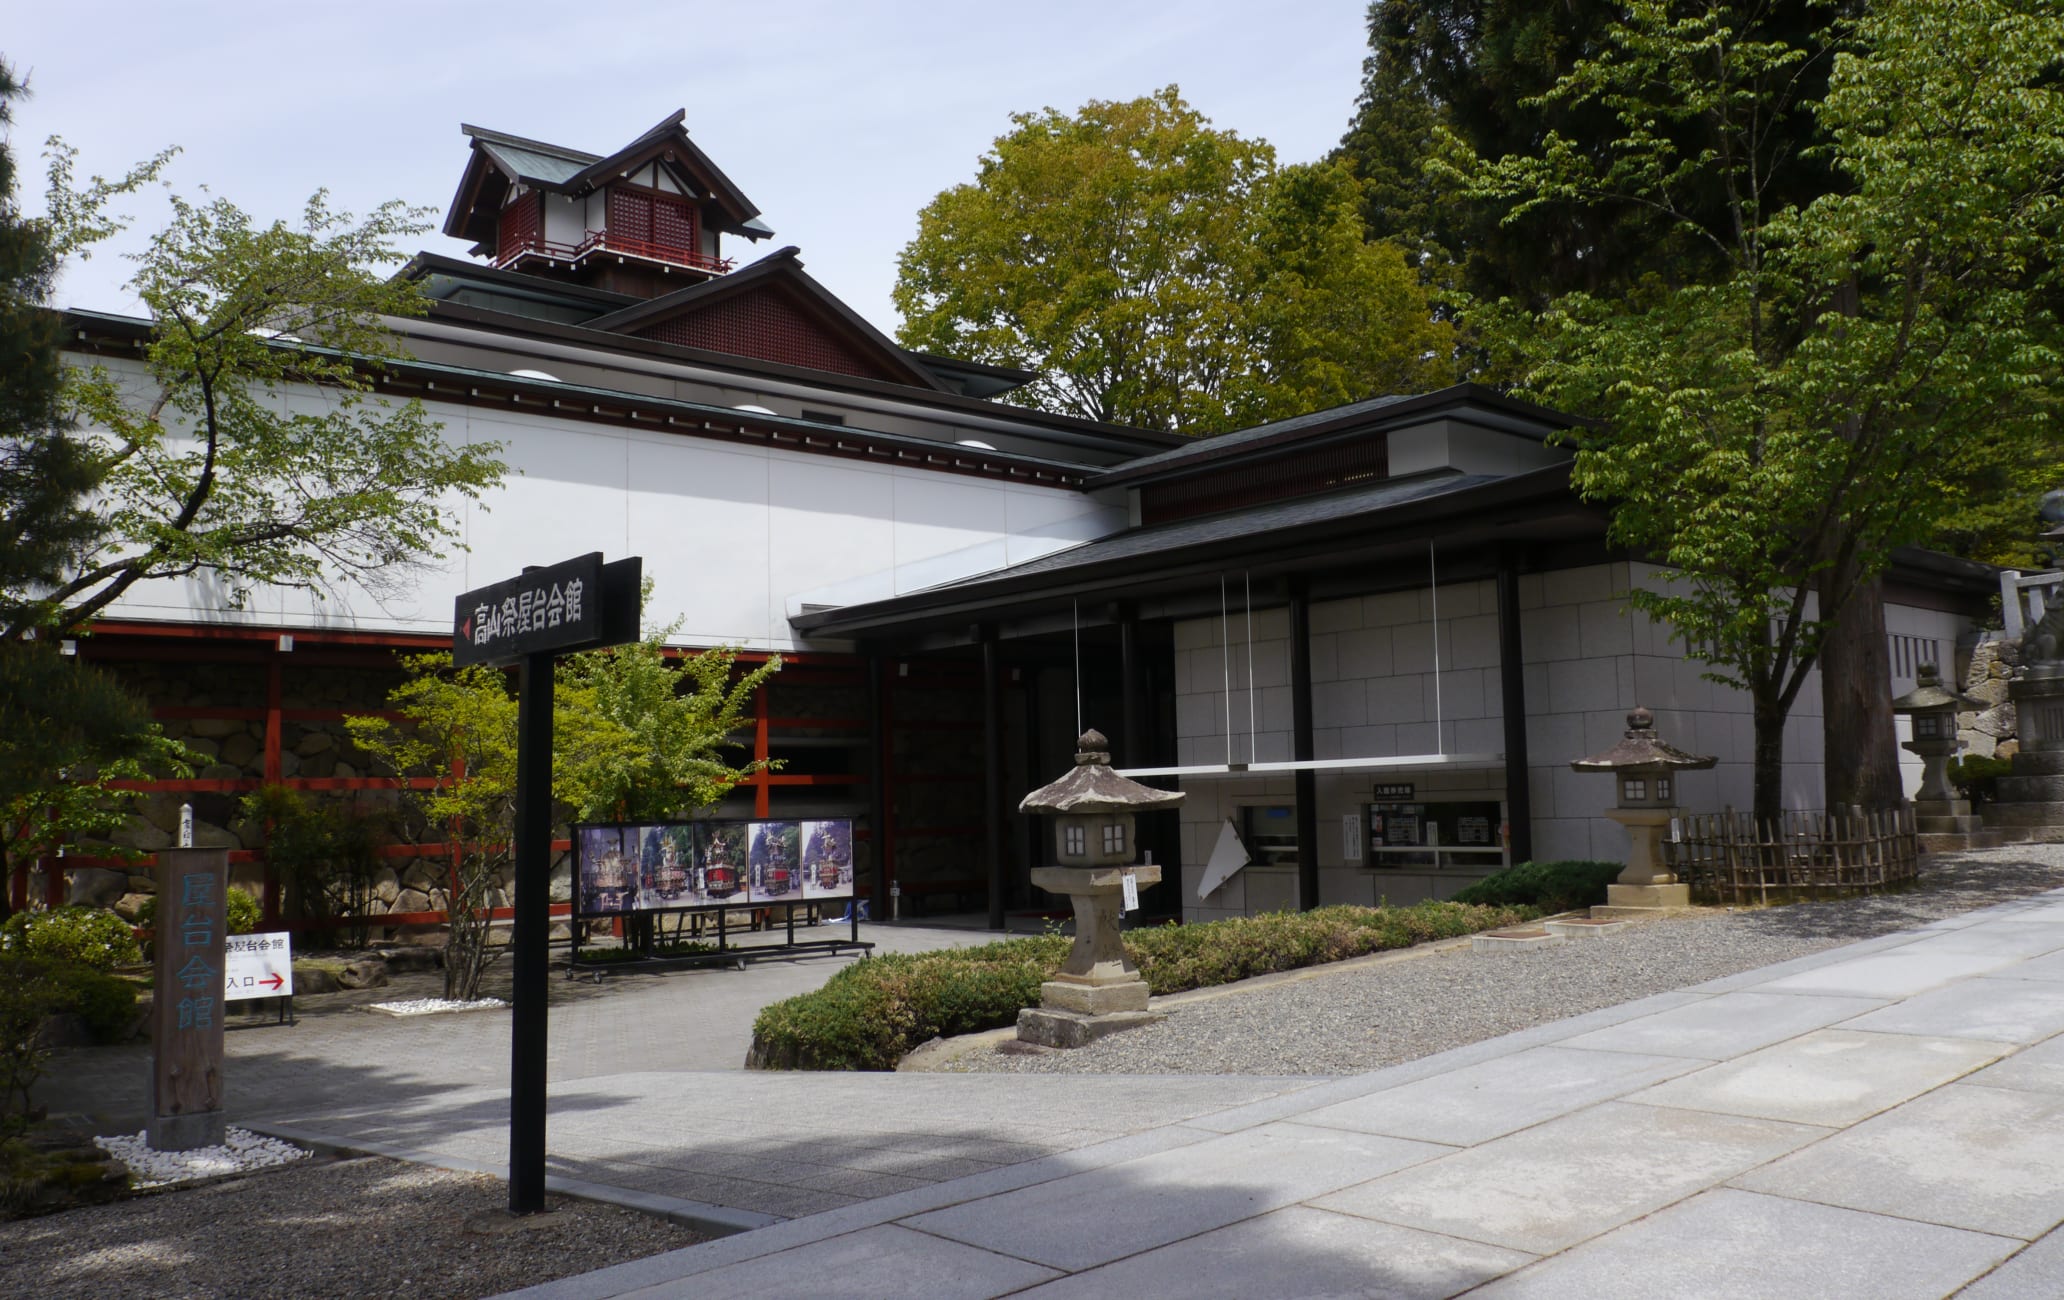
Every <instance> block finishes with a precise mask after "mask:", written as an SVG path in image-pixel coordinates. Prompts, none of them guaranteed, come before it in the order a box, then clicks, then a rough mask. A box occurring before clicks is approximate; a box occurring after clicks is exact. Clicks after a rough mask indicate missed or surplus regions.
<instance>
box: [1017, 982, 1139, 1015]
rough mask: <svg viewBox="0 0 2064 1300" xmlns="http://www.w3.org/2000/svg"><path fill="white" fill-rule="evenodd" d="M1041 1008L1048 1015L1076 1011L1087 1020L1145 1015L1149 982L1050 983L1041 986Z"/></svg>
mask: <svg viewBox="0 0 2064 1300" xmlns="http://www.w3.org/2000/svg"><path fill="white" fill-rule="evenodd" d="M1039 1005H1040V1006H1041V1007H1042V1008H1043V1009H1045V1010H1047V1011H1074V1012H1078V1013H1080V1014H1082V1015H1085V1016H1102V1015H1109V1014H1110V1013H1111V1012H1113V1011H1145V1010H1146V1009H1147V982H1146V981H1145V980H1142V979H1130V980H1119V981H1115V982H1110V983H1103V984H1090V983H1085V982H1083V981H1081V980H1071V979H1067V978H1066V977H1063V978H1061V979H1055V980H1048V981H1047V982H1046V983H1044V984H1042V985H1040V986H1039Z"/></svg>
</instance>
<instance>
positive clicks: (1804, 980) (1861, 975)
mask: <svg viewBox="0 0 2064 1300" xmlns="http://www.w3.org/2000/svg"><path fill="white" fill-rule="evenodd" d="M1926 942H1934V941H1933V940H1928V941H1926ZM1920 946H1921V945H1920V943H1918V942H1916V943H1909V944H1905V945H1903V946H1901V947H1900V948H1898V949H1895V950H1894V951H1891V952H1882V953H1873V954H1871V955H1870V956H1867V957H1858V958H1855V959H1854V960H1851V961H1839V962H1835V963H1833V964H1832V965H1828V966H1822V967H1820V968H1819V969H1817V970H1808V971H1801V972H1799V973H1798V974H1796V975H1787V976H1784V977H1783V978H1781V979H1775V980H1770V981H1768V982H1766V983H1761V984H1756V985H1753V986H1751V987H1753V988H1754V989H1755V990H1756V991H1757V992H1759V993H1832V994H1835V995H1836V996H1838V997H1852V998H1910V997H1912V996H1913V995H1914V994H1916V993H1925V992H1927V991H1928V990H1929V989H1935V988H1941V987H1942V986H1943V985H1945V984H1951V983H1954V982H1955V981H1957V980H1961V979H1969V978H1970V977H1971V976H1973V975H1983V974H1985V973H1986V972H1987V971H1991V970H1997V969H1998V968H2000V967H2001V966H2004V965H2006V964H2008V963H2009V962H2011V961H2014V960H2016V958H2014V957H2012V956H2010V955H2008V954H2005V953H1985V952H1929V951H1920V952H1916V951H1914V950H1915V949H1917V948H1919V947H1920Z"/></svg>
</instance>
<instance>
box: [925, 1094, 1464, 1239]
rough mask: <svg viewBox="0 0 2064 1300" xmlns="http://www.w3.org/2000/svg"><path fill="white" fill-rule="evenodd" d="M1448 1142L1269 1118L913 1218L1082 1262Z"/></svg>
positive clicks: (935, 1229)
mask: <svg viewBox="0 0 2064 1300" xmlns="http://www.w3.org/2000/svg"><path fill="white" fill-rule="evenodd" d="M1446 1149H1447V1148H1444V1147H1439V1146H1435V1145H1433V1144H1431V1143H1425V1142H1406V1141H1401V1140H1399V1139H1396V1138H1388V1137H1377V1136H1374V1135H1370V1134H1360V1133H1354V1134H1348V1133H1340V1132H1337V1131H1334V1130H1330V1129H1321V1128H1310V1127H1306V1126H1304V1125H1301V1124H1270V1125H1267V1126H1266V1127H1263V1128H1258V1129H1252V1130H1249V1131H1247V1132H1243V1133H1233V1134H1228V1135H1225V1136H1222V1137H1215V1138H1212V1139H1210V1140H1208V1141H1205V1142H1199V1143H1197V1144H1196V1145H1194V1146H1188V1147H1183V1148H1181V1149H1179V1150H1175V1151H1169V1152H1165V1153H1162V1154H1159V1155H1153V1156H1147V1157H1145V1158H1143V1159H1139V1160H1130V1161H1127V1162H1125V1163H1123V1164H1117V1165H1111V1166H1108V1167H1106V1168H1102V1169H1098V1170H1095V1171H1093V1172H1090V1173H1085V1174H1079V1175H1076V1176H1075V1177H1072V1178H1062V1179H1057V1180H1055V1181H1053V1182H1049V1183H1041V1184H1039V1185H1038V1186H1036V1187H1028V1188H1025V1189H1023V1190H1021V1191H1016V1192H1012V1193H1010V1194H1008V1195H1005V1196H998V1197H991V1198H989V1199H987V1200H983V1201H979V1202H975V1203H971V1204H964V1205H957V1206H954V1207H953V1208H951V1209H946V1210H940V1211H937V1212H935V1213H931V1214H923V1215H918V1216H917V1217H915V1218H911V1219H908V1220H905V1221H904V1222H906V1223H907V1224H908V1226H910V1227H913V1228H918V1229H920V1230H922V1231H925V1232H930V1233H936V1234H937V1235H939V1236H942V1237H950V1238H953V1239H954V1240H957V1241H964V1242H967V1243H968V1244H969V1245H975V1246H981V1247H983V1248H985V1249H988V1250H995V1251H1000V1252H1002V1253H1005V1254H1009V1255H1014V1256H1016V1257H1018V1258H1020V1259H1029V1260H1034V1261H1036V1262H1038V1263H1041V1264H1050V1265H1053V1266H1055V1267H1057V1268H1065V1269H1069V1270H1080V1269H1086V1268H1094V1267H1095V1266H1097V1265H1099V1264H1107V1263H1110V1262H1111V1261H1113V1260H1116V1259H1122V1258H1124V1257H1125V1256H1127V1255H1132V1254H1137V1253H1138V1252H1140V1251H1143V1250H1150V1249H1152V1248H1153V1247H1155V1246H1162V1245H1166V1244H1168V1243H1169V1242H1171V1241H1180V1240H1182V1239H1183V1238H1185V1237H1192V1236H1195V1235H1197V1234H1198V1233H1200V1232H1208V1231H1210V1230H1211V1229H1213V1228H1222V1227H1224V1226H1225V1225H1227V1224H1229V1223H1237V1222H1239V1221H1240V1220H1242V1219H1247V1218H1252V1217H1254V1216H1256V1215H1260V1214H1266V1213H1268V1212H1269V1211H1270V1210H1275V1209H1280V1208H1282V1207H1283V1206H1286V1205H1291V1204H1295V1203H1296V1202H1298V1201H1301V1200H1305V1199H1307V1198H1310V1197H1313V1196H1319V1195H1323V1194H1324V1193H1326V1192H1330V1191H1333V1190H1335V1189H1337V1188H1341V1187H1346V1186H1348V1185H1349V1184H1351V1183H1357V1182H1360V1181H1362V1180H1363V1179H1366V1178H1369V1177H1372V1176H1373V1175H1376V1174H1381V1173H1388V1172H1390V1171H1391V1170H1393V1169H1400V1168H1403V1167H1404V1166H1406V1165H1410V1164H1416V1163H1418V1162H1419V1161H1421V1160H1425V1159H1428V1158H1430V1157H1432V1156H1435V1155H1439V1154H1441V1153H1443V1152H1444V1151H1445V1150H1446Z"/></svg>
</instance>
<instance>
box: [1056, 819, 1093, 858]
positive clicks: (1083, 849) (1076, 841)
mask: <svg viewBox="0 0 2064 1300" xmlns="http://www.w3.org/2000/svg"><path fill="white" fill-rule="evenodd" d="M1061 852H1062V853H1065V854H1067V855H1069V856H1071V857H1081V856H1082V855H1083V854H1085V853H1087V852H1089V832H1088V831H1086V830H1084V829H1083V828H1082V827H1080V826H1077V825H1072V824H1071V825H1067V826H1063V827H1061Z"/></svg>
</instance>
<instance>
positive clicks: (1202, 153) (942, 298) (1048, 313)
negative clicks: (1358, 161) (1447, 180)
mask: <svg viewBox="0 0 2064 1300" xmlns="http://www.w3.org/2000/svg"><path fill="white" fill-rule="evenodd" d="M1011 120H1012V123H1013V129H1012V130H1011V131H1010V133H1008V134H1006V135H1004V136H1002V137H1000V138H998V139H997V140H996V142H995V144H994V146H993V147H992V148H991V150H990V152H989V153H988V154H986V155H984V157H983V158H982V161H981V165H980V169H979V171H978V174H977V176H976V179H975V180H974V181H973V182H972V183H970V184H964V185H959V186H955V187H954V188H953V189H950V190H947V191H945V192H944V193H942V194H940V195H939V196H938V197H937V198H935V199H933V200H932V202H931V203H930V204H928V205H927V206H926V207H925V209H924V211H923V212H922V213H920V214H919V218H918V233H917V237H916V238H915V239H914V240H912V241H911V243H910V244H909V245H908V246H907V247H906V248H905V249H904V250H903V253H902V256H901V258H900V259H899V262H898V277H897V283H896V289H895V300H896V306H897V308H898V310H899V311H900V312H901V313H902V315H903V326H902V328H901V330H900V331H899V335H898V337H899V339H900V341H901V342H903V343H904V344H905V345H906V346H909V347H913V348H917V349H920V350H924V351H930V352H937V353H942V354H945V355H949V356H956V357H961V358H965V359H968V360H975V361H985V362H991V363H996V364H1002V365H1013V366H1024V367H1028V368H1031V369H1034V370H1037V371H1038V372H1039V373H1040V378H1039V379H1037V380H1035V381H1034V382H1033V383H1031V384H1028V385H1026V386H1025V387H1024V388H1022V389H1020V390H1018V391H1017V392H1016V393H1014V394H1013V395H1012V400H1015V401H1018V402H1021V403H1023V404H1025V405H1030V406H1035V407H1038V408H1039V409H1042V410H1049V411H1056V412H1060V413H1064V414H1069V415H1076V416H1081V417H1084V418H1087V419H1093V420H1107V421H1115V422H1119V423H1124V424H1130V425H1135V426H1140V427H1148V428H1160V429H1173V430H1182V431H1185V432H1194V433H1208V432H1213V431H1217V430H1221V429H1226V428H1231V427H1235V426H1237V425H1240V424H1244V423H1251V422H1253V421H1254V420H1256V419H1266V418H1270V417H1271V416H1273V415H1276V414H1289V413H1294V412H1296V411H1302V410H1309V409H1311V408H1312V407H1313V406H1315V405H1322V404H1325V403H1326V402H1327V401H1332V400H1344V398H1343V396H1342V395H1344V396H1345V397H1346V398H1353V397H1366V396H1369V395H1371V394H1373V393H1376V392H1381V391H1388V390H1389V389H1390V388H1391V387H1393V386H1395V385H1396V384H1398V383H1399V382H1403V383H1405V384H1407V385H1408V386H1414V387H1417V386H1429V385H1434V384H1439V383H1441V382H1445V380H1446V377H1447V364H1448V352H1449V350H1450V349H1449V347H1448V345H1447V339H1446V336H1445V331H1444V329H1443V328H1442V327H1438V326H1435V325H1433V324H1432V323H1431V317H1432V309H1431V307H1430V305H1429V304H1428V303H1427V302H1426V301H1425V299H1424V294H1423V291H1422V290H1421V289H1420V288H1419V287H1418V285H1417V283H1416V277H1415V276H1414V274H1413V273H1412V272H1411V271H1410V270H1409V269H1407V268H1406V267H1405V265H1404V262H1403V259H1402V256H1389V255H1386V254H1385V253H1383V252H1381V251H1377V252H1371V253H1366V254H1365V253H1362V252H1360V251H1358V250H1357V249H1356V248H1355V247H1354V244H1356V243H1358V242H1359V241H1358V240H1357V241H1345V240H1342V239H1341V238H1340V235H1341V233H1342V232H1343V231H1345V230H1348V229H1350V228H1351V226H1350V221H1351V219H1352V218H1353V217H1354V214H1355V212H1356V209H1357V205H1358V204H1359V194H1358V193H1357V192H1356V189H1355V187H1354V185H1353V183H1352V182H1351V181H1350V180H1349V179H1348V178H1347V177H1346V176H1345V174H1344V173H1343V174H1335V173H1334V172H1333V171H1331V170H1330V169H1325V168H1304V169H1289V170H1288V171H1285V172H1279V171H1278V169H1277V167H1276V161H1275V152H1274V150H1273V149H1271V148H1270V147H1269V146H1268V145H1267V144H1266V143H1263V142H1261V141H1258V140H1247V139H1243V138H1242V137H1240V136H1239V135H1237V134H1235V133H1234V132H1231V131H1221V130H1216V129H1214V128H1212V127H1211V125H1210V124H1209V122H1208V121H1207V120H1206V119H1205V118H1204V117H1203V116H1202V115H1201V114H1199V113H1198V112H1197V111H1196V110H1195V109H1193V108H1191V107H1190V106H1189V105H1188V104H1186V103H1184V102H1183V100H1182V98H1181V96H1180V94H1179V93H1178V92H1177V90H1176V89H1175V87H1173V86H1171V87H1168V88H1166V89H1164V90H1162V91H1159V92H1157V93H1156V94H1154V95H1150V96H1145V97H1142V98H1139V99H1135V100H1130V101H1127V102H1124V103H1113V102H1105V101H1092V102H1090V103H1089V104H1086V105H1084V106H1083V108H1082V109H1081V111H1080V112H1078V113H1075V114H1073V115H1069V114H1064V113H1061V112H1059V111H1057V110H1055V109H1051V108H1049V109H1045V110H1043V111H1041V112H1039V113H1021V114H1017V115H1015V116H1014V117H1013V118H1012V119H1011ZM1291 222H1296V223H1302V224H1286V223H1291ZM1399 313H1401V314H1402V319H1394V318H1393V317H1394V315H1395V314H1399Z"/></svg>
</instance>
